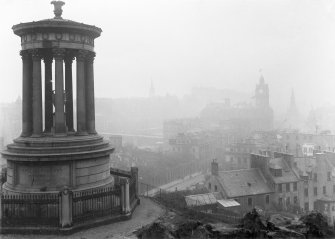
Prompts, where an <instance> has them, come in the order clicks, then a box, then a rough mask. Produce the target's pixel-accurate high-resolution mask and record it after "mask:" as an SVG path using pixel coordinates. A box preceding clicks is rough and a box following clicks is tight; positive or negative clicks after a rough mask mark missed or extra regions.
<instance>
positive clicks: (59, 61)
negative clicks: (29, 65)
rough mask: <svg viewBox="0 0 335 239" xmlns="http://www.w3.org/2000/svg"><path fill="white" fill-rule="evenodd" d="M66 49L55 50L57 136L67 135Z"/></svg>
mask: <svg viewBox="0 0 335 239" xmlns="http://www.w3.org/2000/svg"><path fill="white" fill-rule="evenodd" d="M64 53H65V50H64V49H54V50H53V55H54V58H55V134H65V133H66V126H65V111H64V106H65V105H64V79H63V59H64Z"/></svg>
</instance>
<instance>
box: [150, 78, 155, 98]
mask: <svg viewBox="0 0 335 239" xmlns="http://www.w3.org/2000/svg"><path fill="white" fill-rule="evenodd" d="M154 96H155V87H154V83H153V82H152V80H151V83H150V90H149V97H154Z"/></svg>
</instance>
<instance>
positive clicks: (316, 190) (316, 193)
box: [314, 187, 318, 196]
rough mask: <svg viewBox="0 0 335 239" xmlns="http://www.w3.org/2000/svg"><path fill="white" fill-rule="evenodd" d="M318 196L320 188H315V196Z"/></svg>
mask: <svg viewBox="0 0 335 239" xmlns="http://www.w3.org/2000/svg"><path fill="white" fill-rule="evenodd" d="M317 195H318V188H317V187H314V196H317Z"/></svg>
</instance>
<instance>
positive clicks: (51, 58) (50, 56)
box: [43, 53, 53, 64]
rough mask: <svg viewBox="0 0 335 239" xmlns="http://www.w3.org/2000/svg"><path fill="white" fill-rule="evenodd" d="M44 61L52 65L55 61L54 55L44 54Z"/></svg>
mask: <svg viewBox="0 0 335 239" xmlns="http://www.w3.org/2000/svg"><path fill="white" fill-rule="evenodd" d="M43 60H44V63H46V64H51V63H52V61H53V55H52V54H51V53H45V54H43Z"/></svg>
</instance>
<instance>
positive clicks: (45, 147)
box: [2, 1, 113, 194]
mask: <svg viewBox="0 0 335 239" xmlns="http://www.w3.org/2000/svg"><path fill="white" fill-rule="evenodd" d="M52 4H54V7H55V9H54V13H55V17H54V18H51V19H46V20H41V21H36V22H28V23H21V24H17V25H14V26H13V31H14V33H15V34H16V35H18V36H19V37H20V38H21V52H20V54H21V57H22V71H23V72H22V133H21V136H20V137H19V138H17V139H15V140H14V143H13V144H9V145H8V146H7V149H6V150H5V151H3V152H2V155H3V156H4V158H6V159H7V182H6V183H5V184H4V185H3V191H4V193H8V194H21V193H32V194H33V193H41V192H43V193H49V192H55V191H59V190H62V189H63V188H64V187H67V188H68V189H70V190H72V191H81V190H87V189H91V188H96V187H105V186H109V185H111V184H112V183H113V178H112V177H111V176H110V169H109V155H110V154H111V153H112V152H113V148H111V146H110V145H109V143H108V142H107V141H105V140H104V139H103V138H102V137H101V136H99V135H98V134H97V133H96V130H95V108H94V71H93V68H94V58H95V52H94V40H95V39H96V38H97V37H99V36H100V34H101V32H102V30H101V29H100V28H98V27H95V26H91V25H87V24H83V23H78V22H75V21H71V20H66V19H63V18H62V12H63V11H62V6H63V5H64V2H62V1H53V2H52ZM74 62H75V63H76V71H77V72H76V79H73V78H72V75H73V72H72V69H73V68H72V66H73V63H74ZM42 64H44V74H43V75H42ZM53 72H54V74H53ZM42 81H43V82H44V84H42ZM74 81H76V87H77V88H76V106H74V105H73V102H74V101H73V82H74ZM42 86H44V87H42ZM42 91H44V94H42ZM43 95H44V99H43V98H42V97H43ZM74 112H77V117H76V119H77V120H76V123H75V122H74V115H73V114H74ZM75 125H76V127H75Z"/></svg>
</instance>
